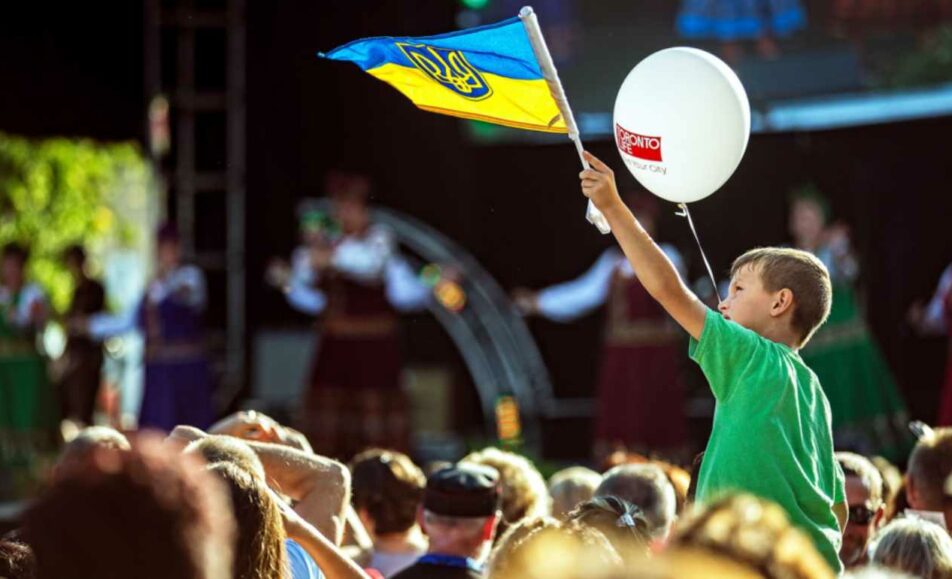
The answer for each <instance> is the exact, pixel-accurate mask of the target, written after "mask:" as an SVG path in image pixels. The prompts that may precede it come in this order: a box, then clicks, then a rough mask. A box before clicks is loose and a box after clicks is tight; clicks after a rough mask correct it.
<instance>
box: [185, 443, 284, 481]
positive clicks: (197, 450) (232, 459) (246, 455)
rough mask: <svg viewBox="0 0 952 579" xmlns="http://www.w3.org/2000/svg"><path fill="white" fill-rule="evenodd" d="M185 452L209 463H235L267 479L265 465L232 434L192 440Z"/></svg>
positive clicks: (248, 447)
mask: <svg viewBox="0 0 952 579" xmlns="http://www.w3.org/2000/svg"><path fill="white" fill-rule="evenodd" d="M184 452H185V454H190V455H196V456H201V457H202V458H203V459H204V460H205V462H207V463H208V464H209V465H215V464H218V463H227V464H233V465H235V466H237V467H238V468H240V469H241V470H243V471H245V472H247V473H249V474H253V475H255V476H257V477H258V478H259V479H260V480H266V479H265V473H264V465H262V464H261V459H260V458H258V455H257V454H255V451H253V450H252V449H251V447H250V446H248V445H247V444H245V443H244V442H242V441H241V440H239V439H237V438H234V437H231V436H220V435H214V434H213V435H209V436H206V437H204V438H200V439H198V440H195V441H192V442H191V443H189V445H188V446H186V447H185V451H184Z"/></svg>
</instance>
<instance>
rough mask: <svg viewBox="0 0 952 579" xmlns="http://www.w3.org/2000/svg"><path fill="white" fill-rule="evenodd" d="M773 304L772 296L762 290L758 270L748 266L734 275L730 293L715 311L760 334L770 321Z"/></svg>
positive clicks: (761, 281) (754, 266)
mask: <svg viewBox="0 0 952 579" xmlns="http://www.w3.org/2000/svg"><path fill="white" fill-rule="evenodd" d="M773 302H774V296H773V294H772V293H771V292H768V291H767V290H766V289H765V288H764V284H763V280H762V279H761V277H760V268H759V267H758V266H756V265H754V264H750V265H747V266H745V267H742V268H741V269H740V270H739V271H738V272H737V273H736V274H734V277H733V278H732V279H731V288H730V292H729V293H728V295H727V298H726V299H725V300H723V301H722V302H721V303H720V304H718V306H717V309H718V310H719V311H720V312H721V314H722V315H723V316H724V317H725V318H727V319H728V320H734V321H735V322H737V323H738V324H740V325H742V326H744V327H745V328H747V329H749V330H753V331H755V332H757V333H758V334H762V331H761V330H762V328H764V326H765V324H766V323H767V322H769V321H770V318H771V316H770V310H771V306H772V304H773Z"/></svg>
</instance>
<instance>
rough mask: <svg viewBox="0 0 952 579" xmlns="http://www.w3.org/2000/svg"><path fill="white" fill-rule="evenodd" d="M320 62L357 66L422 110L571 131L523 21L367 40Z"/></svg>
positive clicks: (333, 51) (494, 121) (506, 21)
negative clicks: (411, 36) (328, 61)
mask: <svg viewBox="0 0 952 579" xmlns="http://www.w3.org/2000/svg"><path fill="white" fill-rule="evenodd" d="M318 56H322V57H324V58H328V59H331V60H344V61H350V62H353V63H354V64H356V65H357V66H359V67H360V68H362V69H364V71H366V72H368V73H370V74H372V75H373V76H375V77H377V78H378V79H380V80H382V81H384V82H386V83H389V84H391V85H392V86H393V87H394V88H396V89H397V90H399V91H400V92H402V93H403V94H404V95H406V97H407V98H409V99H410V100H411V101H413V104H415V105H416V106H417V107H419V108H421V109H423V110H427V111H432V112H435V113H442V114H444V115H453V116H456V117H463V118H466V119H475V120H479V121H486V122H489V123H496V124H500V125H507V126H510V127H516V128H520V129H529V130H533V131H546V132H550V133H567V132H568V129H567V128H566V124H565V120H564V119H563V118H562V115H561V113H560V112H559V108H558V106H557V105H556V101H555V99H554V98H553V96H552V93H551V92H550V91H549V86H548V85H547V84H546V80H545V78H544V77H543V74H542V69H541V67H540V66H539V62H538V59H537V58H536V56H535V53H534V52H533V49H532V45H531V44H530V42H529V37H528V35H527V33H526V29H525V26H524V25H523V23H522V21H521V20H520V19H519V18H510V19H509V20H504V21H502V22H499V23H497V24H491V25H488V26H480V27H477V28H469V29H466V30H461V31H458V32H451V33H449V34H440V35H437V36H425V37H419V38H409V37H399V38H397V37H389V36H386V37H377V38H364V39H360V40H355V41H353V42H351V43H349V44H345V45H344V46H341V47H338V48H335V49H334V50H332V51H330V52H328V53H327V54H323V53H318Z"/></svg>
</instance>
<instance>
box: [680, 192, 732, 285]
mask: <svg viewBox="0 0 952 579" xmlns="http://www.w3.org/2000/svg"><path fill="white" fill-rule="evenodd" d="M678 207H680V208H681V211H680V212H679V213H677V215H680V216H681V217H686V218H687V220H688V226H689V227H690V228H691V233H693V234H694V241H696V242H697V248H698V249H699V250H700V251H701V259H702V260H704V267H706V268H707V275H709V276H710V278H711V285H713V286H714V295H715V296H717V303H721V293H720V292H719V291H718V289H717V280H716V279H714V271H713V270H712V269H711V263H710V262H709V261H708V260H707V255H705V254H704V247H702V246H701V238H700V237H698V235H697V229H695V228H694V220H693V219H691V212H690V211H688V205H687V203H678Z"/></svg>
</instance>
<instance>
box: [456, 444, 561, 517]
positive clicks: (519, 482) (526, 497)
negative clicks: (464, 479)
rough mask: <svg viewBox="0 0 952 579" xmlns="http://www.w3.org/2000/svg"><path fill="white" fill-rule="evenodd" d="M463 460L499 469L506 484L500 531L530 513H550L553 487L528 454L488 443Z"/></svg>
mask: <svg viewBox="0 0 952 579" xmlns="http://www.w3.org/2000/svg"><path fill="white" fill-rule="evenodd" d="M463 462H469V463H473V464H482V465H485V466H489V467H492V468H493V469H495V470H496V471H497V472H498V473H499V483H500V486H501V488H502V520H501V521H500V522H499V534H500V535H501V534H502V533H505V532H506V529H507V528H509V526H510V525H514V524H516V523H518V522H519V521H521V520H522V519H524V518H526V517H542V516H545V515H548V514H549V491H548V489H547V488H546V486H545V479H544V478H542V475H541V474H540V473H539V471H538V470H537V469H536V467H535V466H534V465H533V464H532V463H531V462H529V461H528V460H527V459H526V458H525V457H523V456H520V455H518V454H515V453H512V452H509V451H505V450H500V449H498V448H492V447H488V448H484V449H483V450H481V451H479V452H474V453H471V454H469V455H468V456H466V457H465V458H464V459H463Z"/></svg>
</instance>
